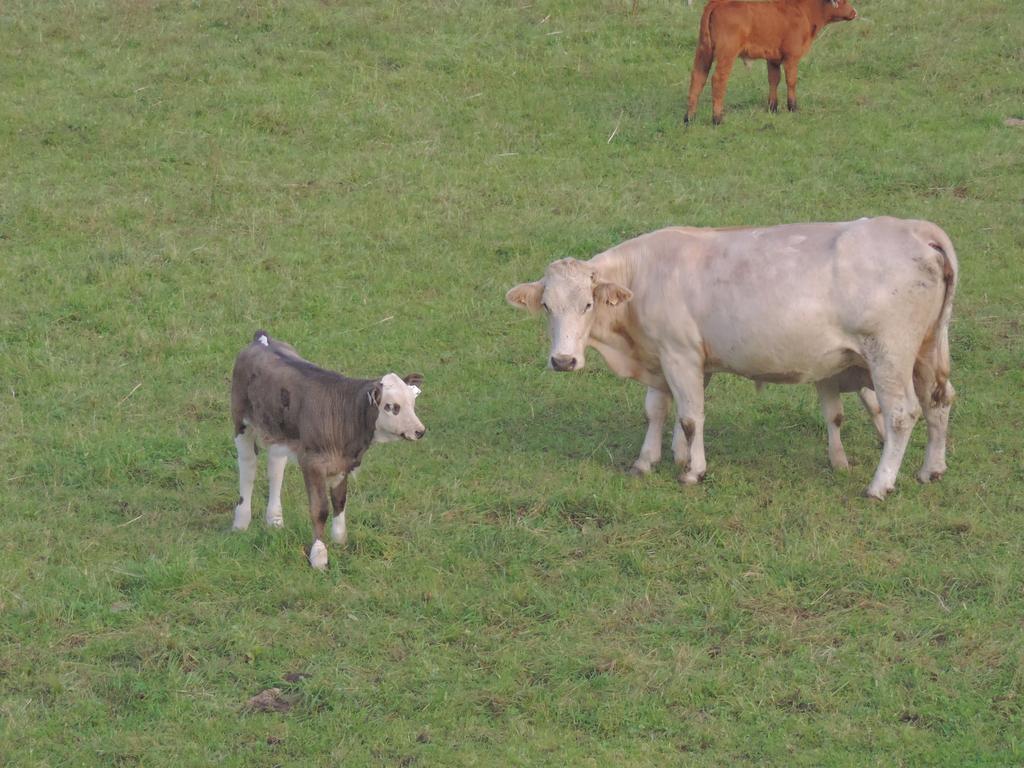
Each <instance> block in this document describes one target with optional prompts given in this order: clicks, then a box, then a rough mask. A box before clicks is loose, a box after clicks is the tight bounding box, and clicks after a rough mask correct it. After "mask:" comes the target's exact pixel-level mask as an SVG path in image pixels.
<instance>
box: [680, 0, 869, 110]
mask: <svg viewBox="0 0 1024 768" xmlns="http://www.w3.org/2000/svg"><path fill="white" fill-rule="evenodd" d="M855 18H857V11H856V10H854V8H853V6H852V5H850V3H849V2H848V0H769V2H743V1H741V0H709V2H708V4H707V5H706V6H705V7H704V14H703V15H702V16H701V19H700V37H699V39H698V41H697V53H696V55H695V56H694V59H693V72H692V73H691V74H690V99H689V103H688V104H687V107H686V118H685V120H684V122H686V123H689V122H690V121H691V120H692V119H693V116H694V113H696V111H697V99H698V98H699V97H700V92H701V90H703V88H704V83H705V82H707V79H708V73H709V72H710V71H711V63H712V62H713V61H714V60H716V59H717V60H718V65H717V66H716V67H715V76H714V77H713V78H711V102H712V121H713V122H714V124H715V125H719V124H720V123H721V122H722V102H723V100H724V99H725V87H726V85H727V84H728V82H729V73H730V72H732V65H733V64H734V63H735V62H736V57H737V56H739V57H740V58H742V59H743V60H744V61H746V60H749V59H765V60H766V61H767V62H768V109H769V110H770V111H771V112H777V111H778V109H779V101H778V88H779V78H780V76H781V70H780V67H785V68H786V90H787V96H788V99H787V106H788V107H789V111H790V112H795V111H796V75H797V66H798V65H799V63H800V59H802V58H803V57H804V55H805V54H806V53H807V51H809V50H810V48H811V43H813V42H814V38H815V37H816V36H817V35H818V33H819V32H821V30H822V29H824V28H825V26H826V25H828V24H831V23H832V22H834V21H852V20H853V19H855Z"/></svg>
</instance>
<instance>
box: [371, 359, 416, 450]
mask: <svg viewBox="0 0 1024 768" xmlns="http://www.w3.org/2000/svg"><path fill="white" fill-rule="evenodd" d="M421 383H423V377H422V376H420V375H419V374H418V373H413V374H410V375H408V376H406V377H405V379H402V378H400V377H399V376H398V375H397V374H394V373H389V374H387V375H386V376H384V377H383V378H382V379H381V380H380V391H379V401H378V402H377V407H378V408H379V409H380V411H379V413H378V414H377V423H376V425H375V427H374V430H373V442H375V443H390V442H393V441H395V440H400V439H405V440H419V439H420V438H421V437H423V435H424V434H425V433H426V431H427V428H426V427H424V426H423V423H422V422H421V421H420V420H419V419H418V418H416V397H417V395H419V393H420V388H419V385H420V384H421ZM374 392H375V393H376V390H375V391H374ZM375 396H376V395H375Z"/></svg>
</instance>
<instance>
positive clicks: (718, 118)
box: [711, 115, 722, 125]
mask: <svg viewBox="0 0 1024 768" xmlns="http://www.w3.org/2000/svg"><path fill="white" fill-rule="evenodd" d="M711 124H712V125H721V124H722V116H721V115H717V116H715V117H712V118H711Z"/></svg>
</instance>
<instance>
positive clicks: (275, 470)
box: [266, 445, 290, 528]
mask: <svg viewBox="0 0 1024 768" xmlns="http://www.w3.org/2000/svg"><path fill="white" fill-rule="evenodd" d="M289 454H290V452H289V450H288V449H287V448H286V447H285V446H283V445H271V446H270V447H268V448H267V477H268V479H269V484H270V489H269V493H268V498H267V518H266V519H267V525H269V526H270V527H271V528H282V527H284V515H283V512H282V509H281V486H282V484H283V483H284V468H285V467H286V466H287V465H288V456H289Z"/></svg>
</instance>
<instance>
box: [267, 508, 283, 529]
mask: <svg viewBox="0 0 1024 768" xmlns="http://www.w3.org/2000/svg"><path fill="white" fill-rule="evenodd" d="M267 525H268V526H270V527H271V528H284V516H283V515H282V514H281V510H280V509H275V510H273V511H272V510H269V509H268V510H267Z"/></svg>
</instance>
